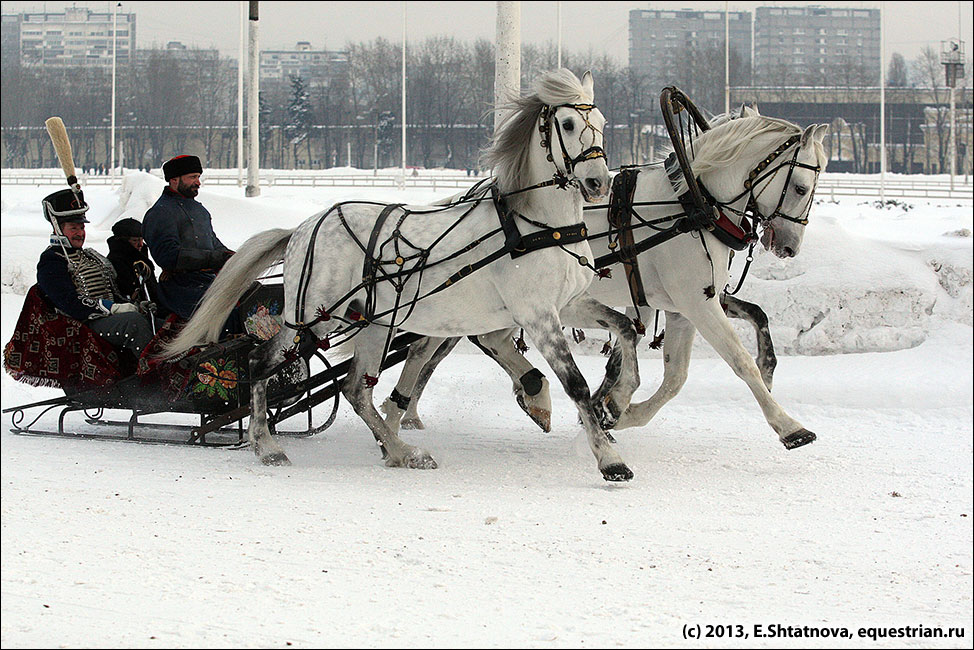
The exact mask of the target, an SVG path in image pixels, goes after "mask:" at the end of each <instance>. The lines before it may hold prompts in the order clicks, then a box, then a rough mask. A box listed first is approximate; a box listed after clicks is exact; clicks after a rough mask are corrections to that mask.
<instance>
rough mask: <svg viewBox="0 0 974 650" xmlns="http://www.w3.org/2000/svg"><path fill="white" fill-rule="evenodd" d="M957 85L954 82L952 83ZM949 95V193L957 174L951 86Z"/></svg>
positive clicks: (953, 102)
mask: <svg viewBox="0 0 974 650" xmlns="http://www.w3.org/2000/svg"><path fill="white" fill-rule="evenodd" d="M954 83H955V84H956V83H957V82H956V81H955V82H954ZM947 92H949V93H950V191H951V192H953V191H954V174H956V173H957V140H956V136H955V135H954V134H955V129H954V127H955V126H956V124H955V121H954V114H955V112H954V109H955V108H956V104H955V101H954V87H953V86H951V87H949V88H948V89H947Z"/></svg>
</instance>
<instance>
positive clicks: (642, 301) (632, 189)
mask: <svg viewBox="0 0 974 650" xmlns="http://www.w3.org/2000/svg"><path fill="white" fill-rule="evenodd" d="M638 175H639V170H638V169H623V170H622V171H621V172H619V173H618V174H617V175H616V177H615V178H614V179H613V181H612V194H611V196H610V197H609V213H608V220H609V228H610V235H609V236H610V238H611V236H612V235H611V232H612V230H617V231H618V233H619V234H618V236H617V237H616V240H615V241H616V243H617V244H618V246H619V261H620V262H622V264H623V268H624V269H625V271H626V282H627V283H628V285H629V295H630V296H632V304H633V305H634V306H636V307H642V306H648V303H647V302H646V292H645V290H644V289H643V280H642V276H641V275H640V273H639V260H638V253H637V251H636V247H635V244H636V242H635V240H634V239H633V236H632V200H633V196H634V195H635V193H636V178H637V177H638ZM610 243H611V242H610Z"/></svg>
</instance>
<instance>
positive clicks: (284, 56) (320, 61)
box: [260, 41, 348, 86]
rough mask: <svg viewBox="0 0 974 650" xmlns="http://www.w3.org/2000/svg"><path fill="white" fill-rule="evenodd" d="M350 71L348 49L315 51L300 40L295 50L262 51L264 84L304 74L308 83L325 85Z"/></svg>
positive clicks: (261, 69) (262, 79)
mask: <svg viewBox="0 0 974 650" xmlns="http://www.w3.org/2000/svg"><path fill="white" fill-rule="evenodd" d="M347 72H348V52H344V51H332V50H315V49H313V48H312V47H311V43H309V42H307V41H300V42H298V44H297V45H295V47H294V49H293V50H261V53H260V80H261V83H265V82H267V83H271V84H274V83H287V82H288V80H289V79H290V78H291V77H301V78H302V79H303V80H304V81H305V82H306V83H308V85H310V86H316V85H322V86H326V85H328V84H330V83H331V81H332V80H333V79H335V78H337V77H339V76H343V75H346V74H347Z"/></svg>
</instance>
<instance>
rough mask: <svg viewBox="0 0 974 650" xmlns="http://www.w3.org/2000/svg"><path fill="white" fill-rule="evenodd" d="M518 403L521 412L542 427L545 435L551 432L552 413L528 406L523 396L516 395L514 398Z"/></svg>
mask: <svg viewBox="0 0 974 650" xmlns="http://www.w3.org/2000/svg"><path fill="white" fill-rule="evenodd" d="M514 399H515V400H516V401H517V405H518V406H520V407H521V410H522V411H524V412H525V413H527V414H528V417H529V418H531V421H532V422H534V423H535V424H537V425H538V426H539V427H541V430H542V431H544V432H545V433H550V432H551V411H549V410H547V409H543V408H539V407H537V406H528V405H527V403H526V402H525V401H524V396H523V395H515V398H514Z"/></svg>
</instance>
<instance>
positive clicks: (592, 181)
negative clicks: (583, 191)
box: [585, 178, 602, 192]
mask: <svg viewBox="0 0 974 650" xmlns="http://www.w3.org/2000/svg"><path fill="white" fill-rule="evenodd" d="M585 184H586V185H588V188H589V190H591V191H592V192H599V191H601V190H602V181H601V180H599V179H597V178H589V179H587V180H586V181H585Z"/></svg>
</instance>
